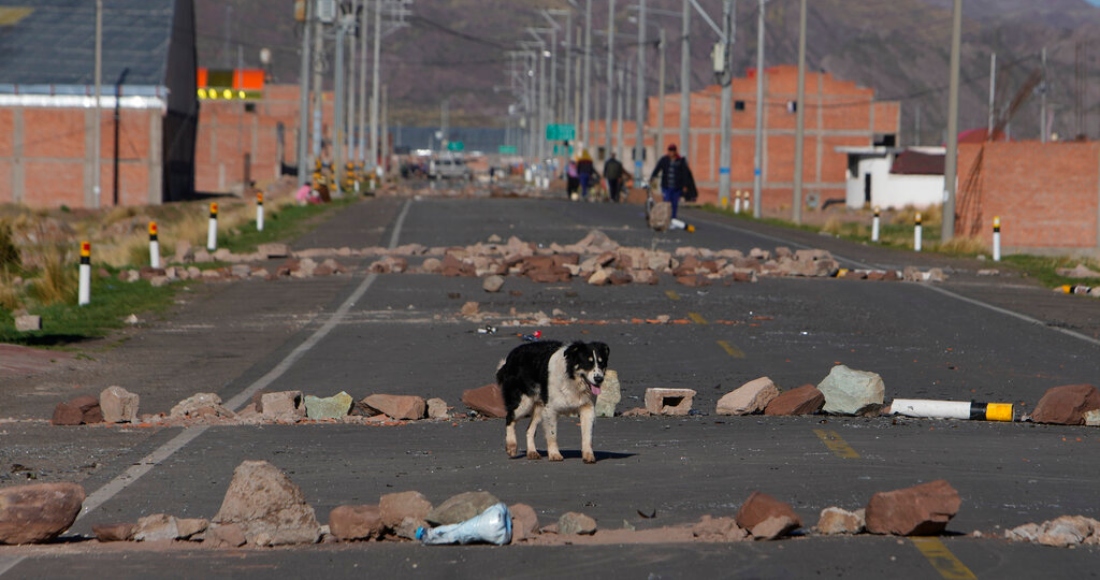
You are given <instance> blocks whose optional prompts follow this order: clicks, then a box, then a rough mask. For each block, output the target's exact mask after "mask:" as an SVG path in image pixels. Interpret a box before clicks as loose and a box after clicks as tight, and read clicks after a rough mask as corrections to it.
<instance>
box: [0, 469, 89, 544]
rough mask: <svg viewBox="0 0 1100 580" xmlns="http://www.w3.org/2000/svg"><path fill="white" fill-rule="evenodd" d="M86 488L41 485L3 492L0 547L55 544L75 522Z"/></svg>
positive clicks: (0, 496)
mask: <svg viewBox="0 0 1100 580" xmlns="http://www.w3.org/2000/svg"><path fill="white" fill-rule="evenodd" d="M83 505H84V488H83V487H81V486H80V485H78V484H75V483H39V484H34V485H20V486H16V487H8V488H5V489H0V543H2V544H34V543H38V542H45V541H47V540H52V539H54V538H56V537H58V536H60V535H61V534H62V533H64V532H65V530H67V529H69V526H72V525H73V522H74V521H76V516H78V515H80V508H81V506H83Z"/></svg>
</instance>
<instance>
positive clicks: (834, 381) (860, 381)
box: [817, 365, 886, 415]
mask: <svg viewBox="0 0 1100 580" xmlns="http://www.w3.org/2000/svg"><path fill="white" fill-rule="evenodd" d="M817 390H819V391H821V394H823V395H825V406H824V407H823V408H822V410H823V411H825V412H826V413H832V414H834V415H858V414H860V412H861V411H863V410H864V409H866V408H868V407H871V406H872V405H882V401H883V397H884V396H885V394H886V386H885V384H884V383H883V382H882V377H880V376H879V375H878V374H876V373H872V372H870V371H857V370H853V369H850V368H848V367H847V366H845V365H836V366H834V367H833V368H832V370H831V371H829V376H827V377H825V378H824V379H823V380H822V381H821V382H820V383H818V385H817Z"/></svg>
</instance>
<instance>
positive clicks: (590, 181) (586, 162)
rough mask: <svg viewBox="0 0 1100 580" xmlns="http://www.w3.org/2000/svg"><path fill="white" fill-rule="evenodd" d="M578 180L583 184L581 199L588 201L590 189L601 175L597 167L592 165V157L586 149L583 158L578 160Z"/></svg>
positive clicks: (582, 154)
mask: <svg viewBox="0 0 1100 580" xmlns="http://www.w3.org/2000/svg"><path fill="white" fill-rule="evenodd" d="M577 178H578V179H579V180H580V184H581V199H583V200H584V201H588V189H589V188H590V187H592V186H593V185H596V181H597V180H598V179H599V178H600V174H599V173H596V166H595V165H594V164H593V163H592V156H591V155H589V154H588V150H587V149H585V150H583V151H582V152H581V158H580V159H579V160H577Z"/></svg>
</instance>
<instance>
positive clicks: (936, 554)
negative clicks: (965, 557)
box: [910, 537, 978, 580]
mask: <svg viewBox="0 0 1100 580" xmlns="http://www.w3.org/2000/svg"><path fill="white" fill-rule="evenodd" d="M910 540H911V541H912V542H913V545H914V546H916V547H917V549H918V550H920V553H921V554H923V555H924V557H925V558H927V559H928V562H929V563H930V564H932V567H933V568H935V569H936V572H939V573H940V576H942V577H943V578H944V579H945V580H977V578H978V577H977V576H975V575H974V573H973V572H971V571H970V568H967V567H966V564H963V563H962V561H960V560H959V559H958V558H956V557H955V555H954V554H952V553H951V550H948V549H947V546H945V545H944V544H943V542H942V541H940V539H939V538H933V537H926V538H925V537H921V538H910Z"/></svg>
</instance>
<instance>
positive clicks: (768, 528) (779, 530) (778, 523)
mask: <svg viewBox="0 0 1100 580" xmlns="http://www.w3.org/2000/svg"><path fill="white" fill-rule="evenodd" d="M800 526H801V524H800V523H799V521H798V520H797V519H791V517H790V516H787V515H779V516H772V517H769V518H768V519H766V520H764V521H762V522H760V523H759V524H756V525H755V526H753V528H752V530H751V533H752V537H753V539H756V540H775V539H777V538H780V537H782V536H785V535H787V534H789V533H791V532H793V531H794V530H797V529H798V528H799V527H800Z"/></svg>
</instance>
